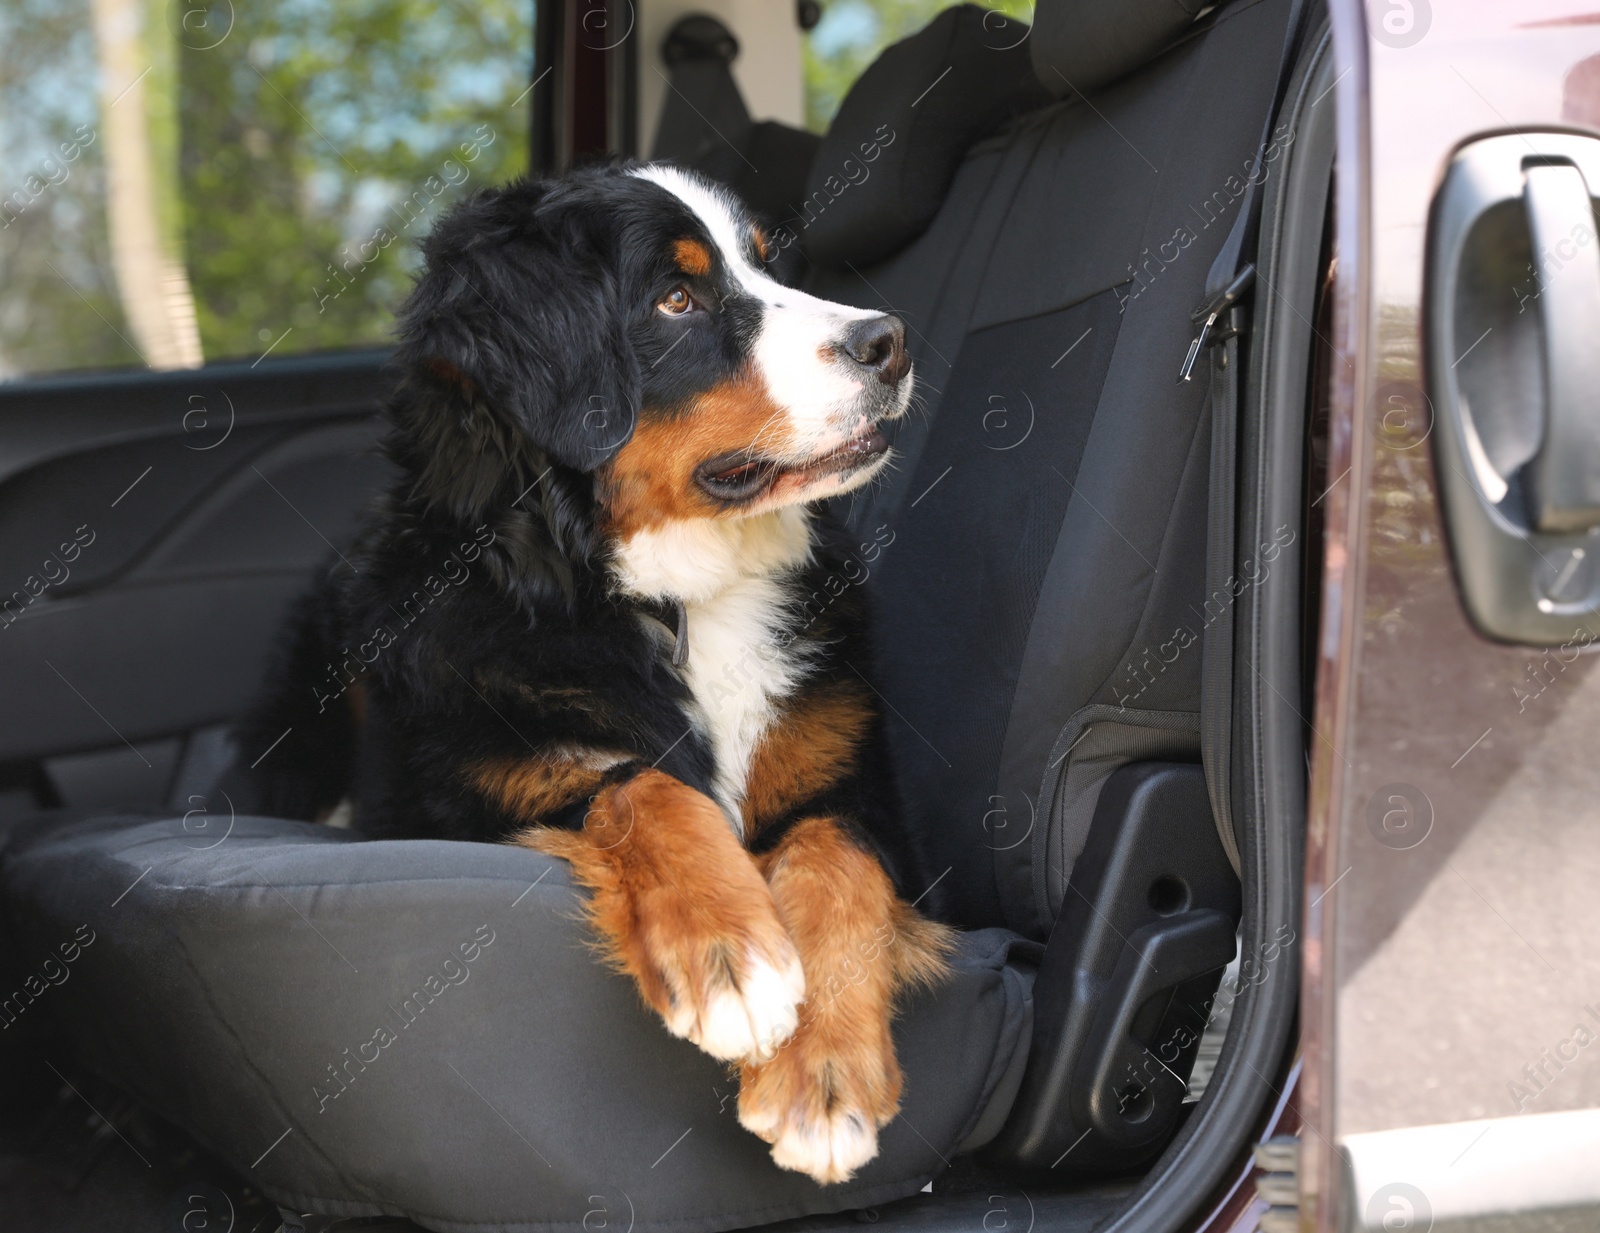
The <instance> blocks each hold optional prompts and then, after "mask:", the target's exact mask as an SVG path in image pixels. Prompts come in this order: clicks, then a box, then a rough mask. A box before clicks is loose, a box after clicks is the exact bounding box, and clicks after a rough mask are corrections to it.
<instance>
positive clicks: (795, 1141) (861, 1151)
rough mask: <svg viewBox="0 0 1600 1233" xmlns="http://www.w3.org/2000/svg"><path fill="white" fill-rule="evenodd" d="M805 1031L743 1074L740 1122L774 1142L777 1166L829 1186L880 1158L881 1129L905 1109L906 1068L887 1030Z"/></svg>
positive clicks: (834, 1026) (837, 1027) (810, 1025)
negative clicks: (902, 1068)
mask: <svg viewBox="0 0 1600 1233" xmlns="http://www.w3.org/2000/svg"><path fill="white" fill-rule="evenodd" d="M842 1026H843V1025H841V1024H839V1023H837V1022H834V1023H830V1024H827V1025H825V1026H822V1025H819V1024H818V1023H817V1022H815V1021H811V1022H807V1023H805V1024H803V1025H802V1026H801V1028H800V1029H799V1031H798V1032H797V1033H796V1034H795V1036H794V1038H793V1039H792V1040H790V1042H789V1043H788V1044H787V1045H785V1046H784V1047H783V1048H782V1049H780V1050H779V1051H778V1053H777V1055H776V1056H775V1057H773V1058H772V1059H771V1060H770V1061H764V1062H753V1063H747V1064H746V1065H745V1066H744V1067H743V1068H742V1070H741V1073H740V1087H739V1122H740V1124H741V1125H742V1126H744V1128H745V1129H746V1130H748V1131H750V1132H751V1133H752V1134H754V1135H756V1136H758V1137H759V1138H761V1139H764V1140H766V1142H768V1143H770V1144H772V1159H773V1161H774V1163H776V1164H777V1165H779V1166H780V1167H782V1168H785V1169H792V1170H794V1171H795V1172H797V1173H805V1174H807V1175H809V1176H810V1177H812V1178H814V1179H815V1180H816V1181H818V1182H820V1183H822V1184H824V1185H826V1184H828V1183H832V1182H845V1181H849V1180H850V1178H851V1177H852V1176H853V1175H854V1174H855V1171H856V1170H857V1169H859V1168H860V1167H861V1166H862V1165H864V1164H866V1163H867V1162H868V1161H869V1160H871V1159H872V1158H873V1157H874V1156H876V1155H877V1154H878V1131H879V1130H880V1129H882V1128H883V1127H884V1126H886V1125H887V1124H888V1123H889V1120H890V1119H891V1118H893V1117H894V1115H895V1113H896V1112H897V1111H898V1110H899V1108H900V1066H899V1063H898V1062H897V1061H896V1060H895V1056H894V1044H893V1042H892V1041H891V1040H890V1038H889V1032H888V1026H887V1024H886V1023H884V1024H875V1023H874V1024H863V1025H861V1026H862V1030H861V1031H860V1032H859V1033H850V1036H852V1037H853V1039H847V1038H841V1035H842V1033H841V1028H842Z"/></svg>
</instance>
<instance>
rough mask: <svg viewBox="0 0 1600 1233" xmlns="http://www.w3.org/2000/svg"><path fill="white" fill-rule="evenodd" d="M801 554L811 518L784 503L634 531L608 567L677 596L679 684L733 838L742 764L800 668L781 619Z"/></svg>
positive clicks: (632, 585)
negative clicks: (712, 765) (685, 648)
mask: <svg viewBox="0 0 1600 1233" xmlns="http://www.w3.org/2000/svg"><path fill="white" fill-rule="evenodd" d="M810 557H811V516H810V514H809V513H807V512H806V510H805V509H804V507H797V506H791V507H789V508H786V509H780V510H775V511H773V512H771V513H768V514H762V515H758V516H755V517H752V518H745V519H720V520H718V519H701V520H697V521H688V522H679V523H671V524H668V525H666V526H663V527H659V528H654V529H651V530H647V531H641V532H639V533H637V534H636V535H634V536H633V537H632V538H631V539H629V540H628V541H627V542H625V543H622V544H619V545H618V546H617V549H616V553H615V556H614V559H613V561H612V570H613V572H614V574H615V576H616V578H617V581H618V583H619V584H620V585H621V587H622V589H623V590H625V591H628V592H630V593H632V594H635V595H642V596H647V597H649V598H652V599H657V600H660V599H676V600H679V601H681V602H682V603H683V605H684V610H685V612H687V613H688V617H689V661H688V663H687V664H686V665H685V666H684V669H683V679H684V682H685V684H687V685H688V686H689V689H690V692H691V693H692V694H693V695H694V708H693V709H694V712H695V715H694V719H695V722H696V725H697V726H698V727H699V728H700V730H701V732H702V733H703V734H704V735H705V737H706V739H707V740H708V741H709V742H710V744H711V752H712V756H713V757H714V758H715V759H716V774H715V776H714V777H713V780H712V791H713V794H714V795H715V796H716V798H717V803H718V804H719V805H721V806H722V808H723V811H724V812H725V813H727V815H728V821H729V823H730V824H731V825H732V826H733V828H734V829H735V830H737V831H740V832H741V833H742V831H743V813H742V811H741V808H740V807H741V805H742V804H743V802H744V795H745V782H746V780H747V778H748V777H749V773H750V759H751V757H752V756H753V755H754V753H755V751H756V746H757V745H758V744H759V743H760V741H761V737H762V734H763V733H765V732H766V730H767V727H768V725H769V724H771V723H772V720H773V718H774V717H775V715H776V714H777V711H778V704H779V701H780V700H781V699H782V698H783V697H784V696H785V695H787V694H789V693H790V692H792V691H793V689H794V688H795V686H796V685H798V684H799V681H800V677H801V675H802V673H803V671H804V667H805V664H804V656H803V653H802V652H801V651H800V650H799V649H798V648H796V647H795V646H793V645H792V644H791V643H790V641H789V639H788V638H787V637H786V636H785V622H786V619H787V617H788V615H789V612H790V608H791V601H792V599H793V598H794V597H793V596H792V594H791V593H790V592H791V589H792V588H793V586H794V585H795V584H794V582H793V577H794V571H795V569H797V568H798V567H799V566H801V565H803V564H804V563H805V562H806V561H808V560H810Z"/></svg>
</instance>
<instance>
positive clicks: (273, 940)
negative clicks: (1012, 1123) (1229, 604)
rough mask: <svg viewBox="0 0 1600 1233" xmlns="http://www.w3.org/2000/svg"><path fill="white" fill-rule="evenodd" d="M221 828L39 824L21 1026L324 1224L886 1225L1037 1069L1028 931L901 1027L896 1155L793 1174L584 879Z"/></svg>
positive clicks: (13, 860)
mask: <svg viewBox="0 0 1600 1233" xmlns="http://www.w3.org/2000/svg"><path fill="white" fill-rule="evenodd" d="M201 822H202V819H201V818H199V817H196V818H191V819H190V820H189V822H188V823H187V825H186V823H185V820H184V819H183V818H181V817H170V818H158V819H146V818H103V819H73V818H70V817H56V818H53V819H46V820H41V821H35V822H30V823H27V824H23V825H22V826H20V827H18V828H16V829H14V830H13V831H12V832H11V834H10V836H9V837H8V838H7V839H6V840H5V842H4V847H3V848H0V902H3V903H4V904H5V905H6V909H7V911H8V913H9V915H10V917H11V920H10V926H11V930H12V936H13V937H14V938H15V939H16V947H17V954H18V956H19V958H20V959H21V960H22V968H23V969H24V970H29V971H32V970H36V969H38V968H39V966H40V965H41V964H42V963H43V961H44V959H45V958H46V957H48V956H55V957H56V960H57V962H56V964H55V965H54V966H53V967H52V969H51V970H52V971H56V972H58V973H59V972H60V971H65V972H66V975H65V976H59V983H50V982H48V981H46V982H40V983H39V988H38V989H37V990H36V991H35V990H30V989H23V990H22V991H21V992H16V991H6V992H7V993H11V994H12V996H11V998H10V1000H9V1001H7V1003H6V1014H7V1016H8V1017H10V1016H15V1017H22V1016H34V1017H43V1016H53V1017H54V1019H55V1021H56V1022H58V1023H59V1024H60V1025H61V1030H62V1031H63V1032H64V1033H65V1036H66V1037H67V1042H66V1043H69V1044H70V1046H71V1047H72V1049H73V1050H74V1052H75V1060H76V1062H77V1064H79V1065H82V1066H86V1067H88V1068H89V1069H91V1070H93V1071H95V1072H97V1073H99V1074H100V1075H102V1076H103V1077H105V1078H107V1079H109V1080H111V1081H113V1082H115V1083H117V1084H118V1085H120V1086H121V1087H123V1088H125V1089H126V1090H127V1091H128V1092H129V1093H131V1094H132V1095H133V1096H134V1097H135V1098H136V1099H138V1100H139V1101H140V1102H141V1103H143V1104H144V1105H145V1106H147V1107H148V1108H150V1109H151V1110H153V1111H155V1112H157V1113H159V1114H160V1115H162V1116H163V1117H165V1118H167V1119H168V1120H170V1121H172V1122H173V1123H175V1124H177V1125H179V1126H180V1127H182V1128H184V1129H185V1130H187V1131H188V1132H190V1133H191V1134H192V1135H193V1136H194V1137H195V1138H196V1139H197V1140H198V1141H199V1142H200V1143H202V1144H204V1145H206V1146H207V1147H209V1148H211V1149H213V1150H214V1151H216V1152H217V1153H218V1154H219V1155H220V1156H221V1157H222V1158H223V1159H225V1160H227V1161H228V1162H230V1163H231V1164H233V1165H234V1166H235V1167H237V1168H238V1169H240V1170H241V1171H242V1172H244V1173H245V1174H246V1175H248V1176H249V1177H251V1178H252V1179H253V1180H254V1181H255V1182H256V1183H257V1184H258V1185H259V1186H260V1187H261V1188H262V1190H264V1191H265V1192H266V1193H267V1194H268V1195H270V1196H271V1197H272V1198H273V1199H275V1200H276V1201H278V1202H279V1203H281V1204H284V1205H286V1206H291V1207H293V1208H294V1209H295V1210H297V1211H302V1212H305V1211H312V1212H317V1213H321V1214H327V1215H346V1216H364V1215H368V1216H370V1215H383V1214H391V1215H404V1216H409V1217H410V1218H411V1219H413V1220H415V1221H417V1222H419V1223H420V1224H423V1225H425V1226H427V1227H429V1228H434V1229H450V1230H467V1229H471V1230H490V1229H495V1230H500V1229H505V1230H512V1229H516V1230H524V1229H527V1230H531V1229H558V1228H559V1229H579V1228H598V1227H600V1226H599V1224H597V1223H596V1222H597V1221H600V1220H604V1221H605V1227H608V1228H616V1229H618V1230H622V1229H627V1228H628V1227H629V1225H630V1224H631V1226H632V1228H633V1229H635V1230H638V1231H641V1233H642V1231H644V1230H705V1231H708V1233H709V1231H714V1230H720V1229H731V1228H736V1227H740V1226H745V1225H751V1224H758V1223H764V1222H768V1221H774V1220H779V1219H783V1218H786V1217H791V1216H799V1215H804V1214H809V1213H819V1212H828V1211H838V1210H844V1209H849V1208H858V1207H864V1206H867V1205H871V1204H877V1203H882V1202H885V1201H888V1200H890V1199H894V1198H898V1197H900V1196H904V1195H909V1194H913V1193H915V1192H916V1191H917V1190H919V1189H920V1188H921V1187H922V1186H923V1185H924V1183H926V1182H927V1181H928V1180H929V1179H930V1178H931V1177H932V1176H933V1175H934V1174H935V1173H937V1172H938V1171H939V1170H940V1169H941V1168H942V1167H943V1163H944V1160H945V1159H947V1158H948V1157H949V1156H950V1155H951V1154H952V1153H953V1151H954V1150H955V1149H956V1146H957V1145H958V1144H960V1143H961V1142H962V1140H963V1139H964V1138H966V1137H967V1136H969V1135H970V1134H971V1132H972V1131H973V1129H974V1127H976V1126H977V1125H978V1124H979V1122H980V1119H981V1118H982V1115H983V1113H984V1111H985V1109H986V1106H987V1105H988V1103H989V1100H990V1097H991V1095H992V1094H993V1093H994V1092H995V1091H996V1089H997V1088H1004V1087H1005V1086H1006V1084H1004V1083H1002V1079H1003V1077H1005V1076H1006V1075H1007V1073H1008V1071H1009V1070H1010V1068H1011V1064H1012V1063H1013V1062H1014V1061H1015V1060H1016V1059H1017V1058H1018V1057H1019V1055H1020V1053H1021V1052H1022V1051H1025V1050H1026V1048H1027V1040H1026V1035H1027V1034H1026V1032H1025V1030H1024V1029H1025V1022H1026V1018H1027V1009H1028V1006H1027V998H1028V993H1029V989H1028V982H1027V978H1026V977H1025V976H1024V975H1023V974H1022V973H1021V972H1020V971H1019V970H1016V969H1013V968H1011V967H1008V966H1007V964H1006V962H1005V961H1006V957H1007V954H1008V952H1009V949H1010V947H1011V944H1012V942H1013V935H1010V934H1007V933H1005V932H1003V931H1000V930H986V931H983V932H980V933H973V934H968V935H966V936H965V938H964V939H963V941H962V945H961V949H960V953H959V955H958V956H957V959H956V963H955V974H954V977H953V979H952V980H951V981H950V982H949V983H948V984H947V985H946V986H945V987H944V988H942V989H941V990H940V991H938V992H937V993H936V994H932V995H922V996H920V997H918V998H917V999H916V1000H915V1001H914V1002H912V1003H911V1004H910V1005H908V1006H907V1007H906V1009H905V1012H904V1014H903V1015H902V1017H901V1018H900V1020H899V1021H898V1024H897V1027H896V1039H897V1042H898V1045H899V1050H900V1057H901V1061H902V1064H903V1066H904V1068H905V1071H906V1087H905V1098H904V1104H903V1111H902V1113H901V1115H900V1116H899V1117H898V1118H896V1119H895V1120H894V1122H892V1123H891V1124H890V1125H889V1127H888V1128H887V1130H886V1131H885V1132H884V1134H883V1137H882V1150H881V1153H880V1155H879V1156H878V1158H877V1159H876V1160H875V1161H873V1162H872V1163H871V1164H870V1165H869V1166H867V1167H866V1168H865V1169H863V1170H862V1171H861V1172H860V1173H859V1174H858V1175H857V1177H856V1179H855V1180H854V1181H853V1182H850V1183H847V1184H844V1185H839V1186H831V1187H821V1186H818V1185H817V1184H816V1183H815V1182H813V1181H811V1180H810V1179H809V1178H806V1177H803V1176H800V1175H798V1174H794V1173H788V1172H784V1171H783V1170H780V1169H778V1168H777V1167H776V1166H775V1165H773V1164H772V1162H771V1161H770V1160H769V1159H768V1156H767V1150H766V1145H765V1144H763V1143H761V1142H760V1141H759V1140H758V1139H756V1138H755V1137H754V1136H753V1135H751V1134H749V1133H748V1132H747V1131H745V1130H744V1129H742V1128H741V1127H740V1126H739V1124H738V1122H737V1120H736V1117H735V1112H734V1110H735V1104H734V1101H735V1097H736V1094H737V1084H736V1082H735V1081H734V1080H733V1079H732V1078H730V1076H729V1074H728V1073H727V1071H726V1070H725V1069H724V1067H723V1066H722V1065H721V1064H719V1063H718V1062H716V1061H714V1060H713V1059H711V1058H710V1057H708V1056H706V1055H705V1054H702V1053H700V1052H699V1051H698V1050H697V1049H695V1048H694V1047H693V1046H692V1045H690V1044H688V1043H687V1042H684V1041H681V1040H677V1039H674V1038H673V1037H671V1036H670V1035H668V1033H667V1031H666V1029H665V1028H664V1027H663V1026H662V1024H661V1023H660V1022H659V1021H658V1020H657V1019H655V1017H654V1016H653V1015H651V1014H650V1013H648V1012H647V1011H646V1010H645V1008H644V1006H643V1004H642V1003H641V1002H640V1000H639V998H638V996H637V995H636V993H635V992H634V989H633V987H632V985H631V983H630V982H629V981H628V980H627V979H626V978H624V977H622V976H619V975H616V974H615V973H612V972H610V971H608V970H607V969H605V968H604V967H602V966H601V965H600V963H599V962H597V960H596V958H595V956H594V954H593V953H592V950H591V948H590V945H589V934H588V932H587V930H586V928H585V926H584V925H583V924H582V922H581V920H580V919H579V911H580V906H581V904H580V899H579V893H578V892H577V891H575V890H574V888H573V885H572V883H571V882H570V880H569V878H568V876H567V872H566V868H565V866H564V865H563V864H562V863H561V862H559V861H552V860H551V859H549V858H547V857H545V856H543V855H541V854H539V853H536V852H532V851H528V850H525V849H518V848H509V847H498V846H493V845H487V844H466V843H449V842H442V841H441V842H433V841H408V842H380V841H372V840H366V839H363V838H362V837H361V836H359V835H356V834H353V833H351V832H349V831H341V830H334V829H330V828H327V827H319V826H313V825H309V824H306V823H299V822H287V821H281V820H273V819H265V818H252V817H241V818H238V819H236V820H234V821H232V822H231V823H229V822H227V821H225V820H224V819H219V818H217V817H215V816H211V817H208V818H206V819H204V822H205V825H201ZM63 946H65V949H63ZM69 954H71V955H72V958H71V959H70V961H67V960H66V959H65V957H66V956H67V955H69ZM51 979H52V980H55V979H56V978H51ZM1012 1073H1013V1074H1014V1073H1015V1072H1014V1071H1013V1072H1012ZM1001 1099H1003V1100H1004V1099H1009V1097H1008V1096H1007V1095H1005V1094H1004V1093H1002V1097H1001ZM988 1120H989V1121H990V1122H992V1121H993V1120H994V1119H993V1118H990V1119H988ZM602 1209H604V1211H605V1212H607V1213H609V1214H607V1215H603V1216H597V1215H596V1214H595V1213H596V1212H597V1211H600V1210H602ZM586 1219H587V1221H588V1223H587V1224H585V1220H586Z"/></svg>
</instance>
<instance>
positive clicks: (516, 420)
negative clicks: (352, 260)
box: [396, 180, 640, 472]
mask: <svg viewBox="0 0 1600 1233" xmlns="http://www.w3.org/2000/svg"><path fill="white" fill-rule="evenodd" d="M595 205H596V197H595V194H594V193H593V192H585V191H583V190H582V188H581V187H580V186H575V185H572V184H570V183H564V182H543V183H541V182H535V181H528V180H521V181H515V182H513V183H511V184H509V185H506V186H504V187H502V188H495V189H487V190H484V191H482V192H479V193H477V194H475V195H474V196H473V197H471V198H469V199H468V200H467V201H465V202H463V203H462V204H460V205H459V206H457V207H455V208H454V209H452V210H451V211H450V212H449V213H448V214H446V215H445V216H444V217H443V218H442V219H441V220H440V221H439V223H438V225H437V226H436V227H435V228H434V230H433V233H432V234H431V235H430V236H429V237H428V239H427V240H426V241H425V242H424V243H423V245H422V252H423V260H424V265H423V270H422V273H421V275H420V277H419V278H418V281H417V285H416V287H415V288H414V290H413V291H412V293H411V296H410V298H409V299H408V300H407V302H406V304H405V306H404V308H403V309H402V310H401V313H400V324H399V335H400V347H399V353H398V355H397V357H396V358H397V360H398V361H399V363H400V365H401V367H402V369H403V370H406V371H407V372H408V373H411V374H414V375H416V376H418V377H421V378H423V379H427V378H428V377H432V378H434V379H436V380H439V381H442V382H443V383H444V384H445V386H446V387H451V386H453V387H455V388H456V389H457V390H458V391H459V393H460V396H461V397H462V399H463V401H464V402H469V403H472V404H476V407H477V410H479V411H485V410H486V411H487V412H489V413H490V414H492V415H494V416H495V417H496V418H498V419H500V420H502V421H503V424H502V425H498V426H497V427H503V428H509V429H511V430H512V431H513V432H514V433H517V434H520V435H521V436H523V437H525V438H526V440H527V442H528V443H530V444H531V445H532V446H534V447H536V449H537V450H539V451H540V452H542V453H543V454H545V455H546V456H548V458H549V459H550V460H551V461H553V462H557V463H560V464H562V465H563V466H566V467H570V468H572V469H574V470H578V471H584V472H587V471H593V470H594V469H595V468H596V467H598V466H600V465H601V464H602V463H604V462H606V461H607V460H608V459H610V458H611V456H612V455H613V454H615V453H616V452H617V450H619V449H620V448H621V447H622V446H623V445H624V444H626V442H627V440H628V438H629V437H630V436H631V435H632V433H633V427H634V422H635V419H636V417H637V411H638V405H639V397H640V394H639V388H640V376H639V370H638V364H637V362H636V360H635V357H634V354H633V349H632V347H631V346H630V345H629V342H628V336H627V329H626V325H627V323H626V320H625V313H626V306H625V305H623V304H621V303H620V302H619V296H620V294H621V291H620V286H619V283H620V278H619V271H618V270H617V268H616V264H615V263H616V261H617V256H618V246H617V245H616V243H615V242H614V239H615V237H608V232H607V228H606V219H605V216H604V213H603V212H602V211H597V210H596V209H595ZM608 238H609V239H610V240H612V241H613V242H610V243H608V242H607V241H608Z"/></svg>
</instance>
